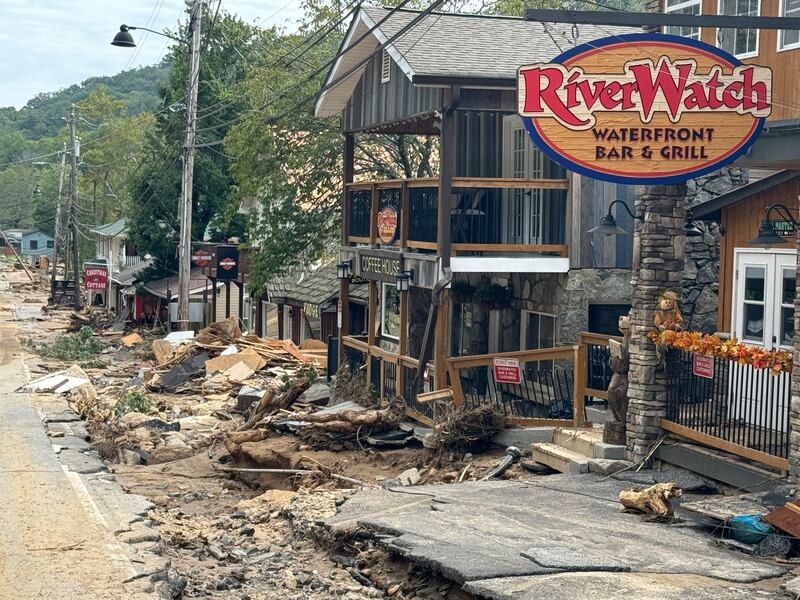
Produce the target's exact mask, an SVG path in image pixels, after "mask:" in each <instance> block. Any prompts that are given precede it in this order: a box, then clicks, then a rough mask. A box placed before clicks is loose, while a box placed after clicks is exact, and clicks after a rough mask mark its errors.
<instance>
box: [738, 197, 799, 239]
mask: <svg viewBox="0 0 800 600" xmlns="http://www.w3.org/2000/svg"><path fill="white" fill-rule="evenodd" d="M773 211H775V212H777V213H778V215H779V216H780V217H781V219H780V221H774V220H772V219H770V215H771V214H772V213H773ZM776 222H779V223H786V224H788V227H786V231H787V233H789V235H790V236H791V235H794V234H795V233H797V226H798V222H797V221H795V219H794V217H792V212H791V211H790V210H789V209H788V208H787V207H786V206H784V205H783V204H771V205H770V206H767V207H766V208H765V209H764V219H763V220H762V221H761V225H760V226H759V228H758V235H757V236H756V237H754V238H753V239H752V240H750V241H749V242H747V243H748V244H750V245H751V246H763V247H767V246H775V245H777V244H787V243H789V240H788V239H787V237H788V236H787V237H784V236H781V235H780V234H779V233H778V230H777V229H776V227H775V223H776Z"/></svg>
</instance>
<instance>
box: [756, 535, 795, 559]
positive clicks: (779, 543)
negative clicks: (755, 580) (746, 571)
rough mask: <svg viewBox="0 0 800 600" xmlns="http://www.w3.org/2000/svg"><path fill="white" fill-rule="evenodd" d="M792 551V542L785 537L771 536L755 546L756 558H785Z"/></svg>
mask: <svg viewBox="0 0 800 600" xmlns="http://www.w3.org/2000/svg"><path fill="white" fill-rule="evenodd" d="M791 549H792V542H791V540H790V539H789V538H787V537H786V536H785V535H780V534H774V533H773V534H771V535H768V536H767V537H766V538H764V540H763V541H761V542H760V543H758V544H756V545H755V548H754V550H753V554H755V555H756V556H786V555H787V554H789V551H790V550H791Z"/></svg>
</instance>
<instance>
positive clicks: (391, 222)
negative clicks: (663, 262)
mask: <svg viewBox="0 0 800 600" xmlns="http://www.w3.org/2000/svg"><path fill="white" fill-rule="evenodd" d="M377 218H378V239H380V241H382V242H383V243H384V244H387V245H390V244H393V243H394V241H395V240H396V239H397V209H396V208H395V207H394V206H384V207H383V208H382V209H381V210H379V211H378V217H377Z"/></svg>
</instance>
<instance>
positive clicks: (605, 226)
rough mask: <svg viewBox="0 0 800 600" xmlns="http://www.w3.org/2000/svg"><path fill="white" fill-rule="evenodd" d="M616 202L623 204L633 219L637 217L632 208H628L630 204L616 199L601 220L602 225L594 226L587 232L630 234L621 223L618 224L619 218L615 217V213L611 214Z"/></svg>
mask: <svg viewBox="0 0 800 600" xmlns="http://www.w3.org/2000/svg"><path fill="white" fill-rule="evenodd" d="M615 204H621V205H622V207H623V208H624V209H625V212H627V213H628V214H629V215H630V216H631V219H635V218H636V217H634V216H633V213H632V212H631V209H630V208H628V205H627V204H625V203H624V202H623V201H622V200H614V201H613V202H612V203H611V204H609V205H608V213H606V215H605V216H604V217H603V218H602V220H601V221H600V225H598V226H597V227H592V228H591V229H590V230H589V231H587V232H586V233H603V234H605V235H628V232H627V231H625V230H624V229H622V228H621V227H620V226H619V225H617V220H616V219H615V218H614V215H612V214H611V209H612V208H614V205H615Z"/></svg>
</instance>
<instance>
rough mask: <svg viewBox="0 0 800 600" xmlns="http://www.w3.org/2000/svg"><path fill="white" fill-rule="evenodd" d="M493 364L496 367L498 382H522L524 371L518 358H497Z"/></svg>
mask: <svg viewBox="0 0 800 600" xmlns="http://www.w3.org/2000/svg"><path fill="white" fill-rule="evenodd" d="M492 366H493V368H494V380H495V381H496V382H497V383H513V384H517V385H518V384H520V383H522V372H521V370H520V368H519V360H518V359H516V358H495V359H494V360H493V363H492Z"/></svg>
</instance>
